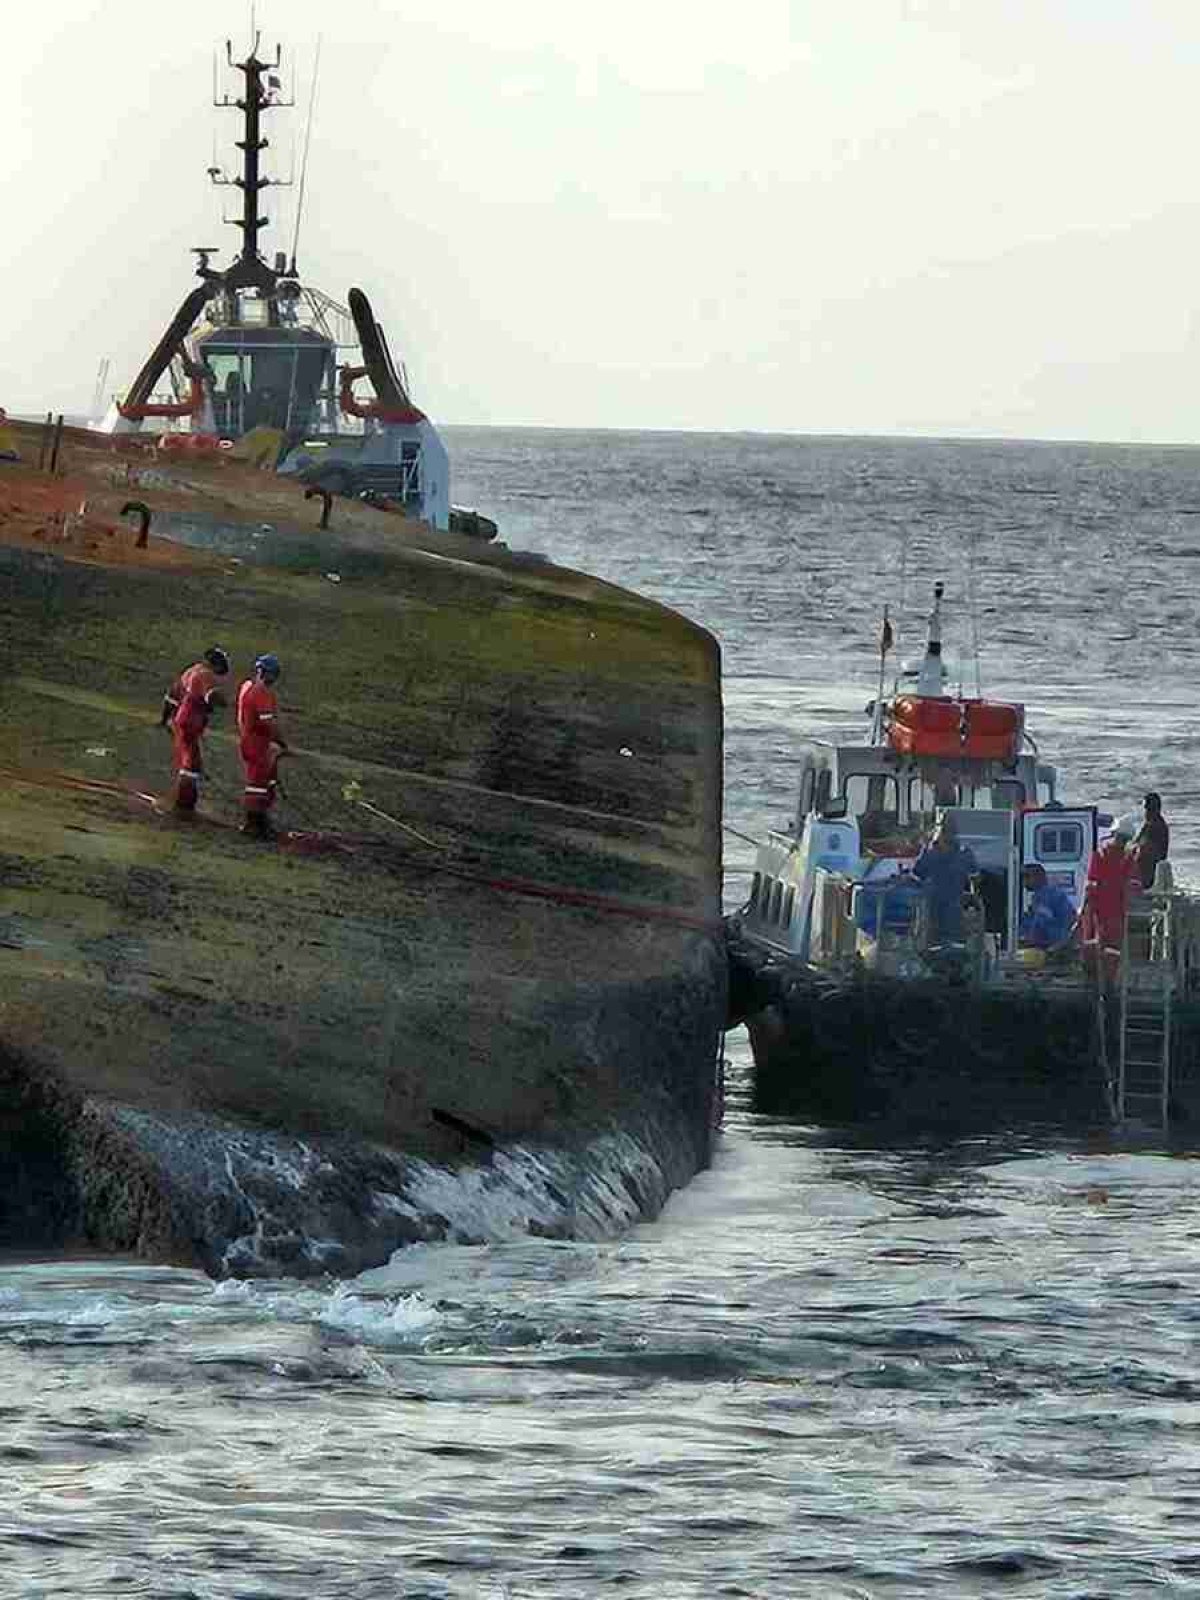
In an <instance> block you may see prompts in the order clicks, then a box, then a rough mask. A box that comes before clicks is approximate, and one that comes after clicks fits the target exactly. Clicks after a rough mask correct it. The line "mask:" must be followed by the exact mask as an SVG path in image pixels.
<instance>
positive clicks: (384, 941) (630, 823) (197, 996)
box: [0, 429, 724, 1271]
mask: <svg viewBox="0 0 1200 1600" xmlns="http://www.w3.org/2000/svg"><path fill="white" fill-rule="evenodd" d="M16 431H17V434H18V440H19V449H20V454H21V457H22V460H21V461H20V462H17V463H9V464H7V465H5V466H4V467H3V468H2V469H0V471H2V473H3V476H2V477H0V618H2V624H3V627H2V635H0V768H2V769H3V788H2V791H0V828H2V842H0V983H2V985H3V987H2V989H0V1044H2V1046H3V1050H4V1057H3V1070H2V1071H0V1107H3V1121H2V1122H0V1146H2V1147H3V1154H4V1156H5V1161H4V1171H5V1172H6V1174H7V1182H6V1183H5V1184H0V1243H7V1244H14V1243H15V1244H20V1243H33V1242H41V1243H45V1242H50V1241H52V1240H59V1241H67V1240H86V1241H90V1242H91V1243H93V1244H97V1245H100V1246H104V1247H108V1248H130V1249H141V1250H143V1251H144V1252H146V1253H148V1254H152V1255H158V1256H163V1257H171V1258H175V1259H189V1260H196V1261H199V1262H201V1263H202V1264H203V1265H205V1266H206V1267H208V1268H209V1269H210V1270H214V1271H231V1270H232V1271H251V1270H288V1271H299V1270H317V1269H323V1268H326V1267H329V1266H331V1265H332V1266H338V1267H343V1268H344V1267H349V1266H353V1265H357V1264H361V1263H363V1262H366V1261H369V1260H377V1259H380V1258H381V1257H382V1256H383V1255H386V1253H387V1250H388V1249H390V1248H392V1247H393V1246H394V1245H395V1244H396V1243H400V1242H403V1241H404V1239H405V1238H412V1237H429V1236H438V1235H439V1234H441V1233H444V1232H446V1231H447V1230H448V1229H453V1227H454V1226H455V1224H454V1218H453V1215H452V1212H453V1206H452V1205H450V1204H449V1202H446V1203H437V1202H436V1201H434V1200H431V1199H430V1196H431V1195H433V1196H437V1195H439V1194H442V1195H443V1199H444V1190H442V1189H439V1186H438V1185H439V1182H440V1179H438V1176H437V1175H438V1174H440V1173H442V1172H443V1171H444V1170H445V1169H447V1168H460V1167H462V1165H463V1164H464V1163H467V1164H468V1165H473V1166H474V1167H476V1168H478V1169H479V1170H481V1171H484V1172H485V1173H487V1174H490V1176H489V1177H487V1180H486V1181H487V1182H490V1183H493V1184H498V1183H500V1182H501V1175H502V1174H503V1173H505V1172H507V1173H508V1174H509V1176H510V1177H511V1178H512V1179H513V1181H514V1183H515V1184H516V1189H517V1190H518V1191H521V1190H522V1185H524V1186H525V1189H526V1190H527V1191H528V1193H529V1196H530V1199H529V1205H528V1213H529V1214H528V1217H527V1219H526V1220H527V1221H528V1222H529V1223H530V1224H531V1225H533V1226H536V1227H538V1228H543V1229H545V1228H549V1229H552V1230H557V1231H564V1232H570V1231H572V1230H576V1231H578V1230H580V1229H582V1230H583V1231H585V1232H586V1231H594V1230H596V1229H598V1228H601V1227H603V1226H605V1225H607V1224H606V1222H605V1220H604V1219H606V1218H607V1219H608V1223H613V1222H619V1221H622V1220H627V1216H628V1214H629V1211H630V1207H632V1209H633V1210H634V1211H635V1212H636V1211H641V1210H652V1209H653V1208H654V1207H655V1206H656V1205H657V1204H659V1203H661V1199H662V1197H663V1195H664V1194H665V1193H666V1192H667V1190H668V1189H669V1187H670V1186H672V1185H673V1184H675V1183H678V1182H681V1181H684V1180H685V1179H686V1177H687V1176H688V1175H689V1174H690V1173H691V1172H692V1171H694V1170H695V1169H696V1167H698V1166H699V1165H701V1164H703V1163H704V1161H705V1160H706V1158H707V1153H708V1143H709V1138H710V1129H711V1122H712V1080H713V1070H712V1069H713V1062H714V1058H715V1054H716V1046H717V1040H718V1037H719V1028H720V1025H721V1022H722V1021H723V1018H724V961H723V955H722V949H721V936H720V927H719V922H718V920H717V916H718V906H719V839H720V691H719V666H718V657H717V651H716V647H715V645H714V643H713V641H712V639H711V638H710V637H709V636H708V635H707V634H706V633H704V631H703V630H701V629H699V628H697V627H695V626H693V625H691V624H689V623H687V622H686V621H684V620H683V619H682V618H680V617H678V616H677V615H675V614H673V613H671V612H669V611H667V610H665V609H664V608H662V607H660V606H657V605H654V604H652V603H650V602H648V601H645V600H642V599H640V598H638V597H635V596H633V595H630V594H627V593H625V592H623V591H620V590H617V589H614V588H613V587H611V586H608V585H604V584H601V583H599V582H597V581H595V580H593V579H590V578H587V577H585V576H582V575H580V574H577V573H571V572H566V571H563V570H559V569H556V568H554V567H552V566H550V565H549V564H547V563H544V562H540V561H534V560H532V559H528V558H524V559H523V558H521V557H519V556H517V555H515V554H513V553H510V552H507V551H505V550H503V549H492V548H489V549H487V550H484V549H482V548H481V547H480V545H479V544H478V542H477V541H472V540H469V539H466V538H457V537H455V536H454V535H452V534H449V535H448V534H437V533H434V532H432V531H431V530H430V529H429V528H427V527H425V526H424V525H422V524H414V523H411V522H407V521H406V520H405V519H403V518H401V517H397V516H395V515H390V514H387V513H385V512H381V511H376V510H373V509H372V508H370V507H367V506H362V505H355V504H353V503H351V502H339V503H337V504H336V506H335V509H334V512H333V516H332V526H331V527H330V528H329V529H328V530H327V531H322V530H321V529H320V528H319V527H318V516H319V507H317V506H316V505H314V504H313V503H312V502H306V501H305V499H304V497H303V493H302V491H301V490H299V489H297V488H295V487H294V486H289V485H287V484H286V483H282V482H281V481H280V480H278V479H276V478H274V477H273V476H270V475H263V474H259V473H256V472H255V471H254V470H253V469H252V468H251V467H250V466H248V465H246V464H244V463H240V462H235V461H231V460H226V459H223V458H222V459H215V460H206V461H198V462H190V463H184V462H182V461H179V460H176V461H167V462H164V460H163V458H162V456H161V453H160V452H154V451H151V450H149V449H141V450H139V449H134V450H133V451H132V453H131V452H130V449H129V447H128V445H125V446H124V447H120V448H119V447H118V445H117V444H116V443H114V442H113V441H106V440H101V439H98V438H96V437H95V436H92V435H88V434H85V433H76V434H73V433H71V432H70V431H69V430H68V433H67V435H66V437H65V438H64V440H63V443H62V449H61V456H60V460H59V462H58V464H57V465H58V472H57V474H56V475H55V476H51V475H50V474H49V473H48V472H47V471H45V470H39V469H38V467H37V466H36V465H35V463H36V460H37V439H36V435H35V433H34V430H32V429H28V430H16ZM131 498H133V499H137V500H139V501H141V502H143V503H144V504H145V505H146V506H147V507H148V508H149V510H150V512H151V516H152V522H151V534H150V538H149V542H148V545H147V546H146V547H145V548H138V545H137V539H136V534H135V531H134V529H133V528H132V527H130V526H129V522H130V520H136V519H130V518H125V519H123V518H122V515H121V508H122V506H123V505H125V504H127V503H128V501H129V500H130V499H131ZM214 642H220V643H221V645H222V646H223V647H224V648H225V649H226V650H228V651H229V653H230V655H231V656H232V658H233V662H234V674H235V676H239V677H240V676H244V675H245V674H246V672H247V671H248V670H249V665H250V663H251V662H252V661H253V659H254V657H255V656H256V655H257V654H258V653H260V652H262V651H268V650H269V651H273V652H275V653H276V654H278V655H279V656H280V657H281V658H282V660H283V663H284V676H283V678H282V679H281V682H280V685H279V689H280V700H281V716H282V720H283V723H284V725H285V727H286V728H287V730H288V735H289V739H290V741H291V743H292V745H293V746H294V747H295V752H296V753H295V755H294V757H293V758H292V759H291V761H290V763H289V764H288V765H287V766H286V767H285V768H284V769H283V775H284V786H285V790H286V793H285V797H284V800H283V803H282V807H281V811H282V816H281V821H282V822H283V824H284V825H285V826H286V827H287V828H288V829H289V830H290V831H291V836H290V837H289V838H287V839H285V840H284V841H283V843H282V845H281V846H279V847H266V848H264V847H262V846H261V845H260V844H258V843H256V842H255V841H253V840H251V839H247V838H244V837H243V836H242V835H241V834H240V833H239V832H238V829H237V824H238V821H239V801H240V790H241V774H240V770H239V766H238V761H237V752H236V745H235V741H234V739H233V737H232V732H231V726H230V722H229V720H228V718H229V713H228V712H227V713H225V718H226V720H222V719H221V718H220V717H218V719H217V720H216V721H215V722H214V724H213V727H212V729H211V731H210V733H209V735H208V738H207V742H206V763H207V767H208V782H207V787H206V790H205V794H204V800H203V802H202V808H201V809H202V816H201V817H200V818H198V819H197V820H196V821H195V822H194V823H191V824H184V823H181V822H179V821H177V820H175V819H174V818H173V817H172V816H171V814H170V812H169V809H168V808H166V807H164V806H163V805H162V804H161V801H160V797H162V796H164V795H165V794H166V792H167V789H168V786H169V782H170V777H171V752H170V741H169V739H168V737H167V736H166V735H165V734H164V732H163V731H162V730H161V728H160V727H159V726H158V707H159V704H160V700H161V695H162V693H163V690H164V689H165V688H166V686H167V685H168V684H169V683H170V682H171V680H172V678H173V677H174V675H175V674H176V673H177V672H178V671H179V670H180V669H181V668H182V667H183V666H185V665H187V663H188V662H189V661H191V660H194V659H195V658H196V656H197V654H198V653H199V652H200V651H201V650H203V649H204V648H205V647H206V646H208V645H210V644H212V643H214ZM514 1152H521V1154H520V1155H516V1154H514ZM514 1161H515V1162H516V1163H517V1167H516V1168H513V1167H512V1166H511V1163H512V1162H514ZM481 1163H482V1166H481V1165H480V1164H481ZM506 1163H508V1164H509V1165H506ZM522 1163H524V1165H522ZM517 1169H519V1171H518V1170H517ZM614 1185H616V1188H615V1189H614ZM520 1209H521V1208H520V1205H519V1204H518V1205H517V1207H516V1214H515V1223H516V1224H517V1225H519V1223H520Z"/></svg>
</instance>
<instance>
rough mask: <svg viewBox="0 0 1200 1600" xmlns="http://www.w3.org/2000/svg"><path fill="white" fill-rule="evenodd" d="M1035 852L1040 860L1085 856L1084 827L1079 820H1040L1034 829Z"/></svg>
mask: <svg viewBox="0 0 1200 1600" xmlns="http://www.w3.org/2000/svg"><path fill="white" fill-rule="evenodd" d="M1033 854H1034V857H1035V859H1036V860H1038V861H1069V862H1071V864H1072V865H1074V863H1075V862H1076V861H1079V860H1081V859H1082V856H1083V828H1082V827H1081V826H1080V824H1079V823H1078V822H1039V823H1038V824H1037V825H1036V826H1035V828H1034V830H1033Z"/></svg>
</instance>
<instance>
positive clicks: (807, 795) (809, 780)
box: [800, 764, 817, 817]
mask: <svg viewBox="0 0 1200 1600" xmlns="http://www.w3.org/2000/svg"><path fill="white" fill-rule="evenodd" d="M816 782H817V774H816V770H815V768H813V767H812V766H811V765H807V764H806V766H805V768H804V771H803V772H802V773H801V775H800V815H801V817H806V816H807V815H808V814H809V812H810V811H811V810H812V808H813V793H814V791H815V789H816Z"/></svg>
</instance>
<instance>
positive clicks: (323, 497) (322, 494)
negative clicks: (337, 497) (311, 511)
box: [304, 489, 333, 528]
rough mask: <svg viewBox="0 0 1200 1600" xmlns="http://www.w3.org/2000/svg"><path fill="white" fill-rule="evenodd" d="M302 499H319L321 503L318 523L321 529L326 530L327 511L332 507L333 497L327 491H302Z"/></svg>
mask: <svg viewBox="0 0 1200 1600" xmlns="http://www.w3.org/2000/svg"><path fill="white" fill-rule="evenodd" d="M304 498H305V499H306V500H316V499H320V502H321V523H320V526H321V527H322V528H327V527H328V526H329V510H330V507H331V506H332V505H333V496H332V495H331V494H330V492H329V490H328V489H306V490H305V491H304Z"/></svg>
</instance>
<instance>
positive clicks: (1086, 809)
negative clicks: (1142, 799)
mask: <svg viewBox="0 0 1200 1600" xmlns="http://www.w3.org/2000/svg"><path fill="white" fill-rule="evenodd" d="M944 595H945V590H944V585H943V584H941V583H938V584H936V585H935V586H934V591H933V607H932V610H931V611H930V613H929V619H928V631H927V638H926V643H925V653H924V657H923V659H922V660H921V662H920V665H919V667H918V668H917V669H916V670H915V672H913V673H910V674H909V675H908V676H909V678H910V679H911V678H915V681H914V682H911V683H906V681H905V678H904V677H901V676H898V677H897V678H896V680H895V683H894V685H893V689H892V693H891V694H890V696H886V697H885V695H884V693H883V685H884V675H885V667H886V660H887V655H888V653H889V651H890V650H891V648H892V645H893V635H892V629H891V624H890V622H889V621H888V619H887V616H886V613H885V617H884V624H883V630H882V635H881V639H880V684H879V689H880V692H879V694H878V695H877V696H876V698H875V700H874V701H873V702H872V704H871V705H870V706H869V707H868V713H869V715H870V718H871V722H870V728H869V732H868V734H867V737H866V738H865V739H863V740H860V741H853V742H845V743H842V742H838V743H829V742H825V741H820V740H815V741H812V742H810V743H808V744H807V745H805V746H804V748H803V752H802V755H801V762H800V788H799V796H798V800H797V806H796V812H795V816H794V818H793V819H792V821H791V823H790V824H789V826H788V827H787V829H786V831H779V832H775V831H772V832H771V833H769V834H768V835H767V838H766V839H765V841H764V842H763V843H762V844H761V845H760V846H759V849H758V852H757V857H756V860H755V868H754V877H753V880H752V885H751V890H750V896H749V900H748V902H747V904H746V905H745V907H744V908H743V910H742V912H741V913H740V925H741V930H742V933H743V935H744V937H745V938H746V939H747V940H748V941H750V942H751V943H752V944H757V945H759V946H761V947H762V948H763V950H765V951H767V952H771V953H773V954H775V955H778V956H784V957H790V958H794V959H796V960H798V961H800V962H804V963H808V964H811V965H815V966H826V965H834V966H844V965H845V964H846V962H847V960H848V959H851V960H853V961H856V962H859V963H862V964H865V965H866V966H868V967H873V968H877V969H879V970H885V969H886V970H888V971H890V972H892V973H894V974H897V975H900V976H904V975H911V976H920V975H924V974H927V973H928V972H929V971H930V970H931V969H933V968H936V967H937V966H938V965H939V964H940V963H942V962H944V958H945V957H946V956H947V955H948V954H962V955H967V954H970V956H971V957H972V958H973V960H974V963H975V965H976V967H977V969H978V970H979V971H981V972H982V973H984V974H989V973H996V972H998V971H1000V970H1001V969H1002V967H1003V965H1004V963H1005V962H1010V961H1011V962H1015V961H1016V960H1017V959H1018V956H1019V930H1020V919H1021V911H1022V891H1021V876H1022V868H1023V867H1025V866H1027V865H1030V864H1033V863H1036V864H1038V865H1039V866H1041V867H1043V868H1044V869H1045V872H1046V875H1047V879H1048V880H1049V881H1050V882H1051V883H1054V884H1057V885H1058V886H1059V887H1060V888H1062V889H1064V890H1065V891H1066V892H1067V893H1068V894H1069V895H1070V896H1071V898H1072V900H1073V902H1074V903H1075V906H1076V908H1078V906H1079V904H1080V901H1081V899H1082V895H1083V890H1084V886H1085V883H1086V880H1087V870H1088V862H1089V860H1090V858H1091V854H1092V851H1093V850H1094V849H1095V846H1096V840H1097V829H1098V819H1097V811H1096V808H1095V807H1094V806H1091V805H1083V806H1066V805H1064V804H1063V802H1062V801H1061V799H1060V798H1059V782H1058V773H1057V771H1056V769H1055V768H1054V767H1053V766H1050V765H1048V764H1047V763H1045V762H1044V761H1042V760H1041V759H1040V757H1039V755H1038V752H1037V747H1036V746H1035V744H1034V743H1033V740H1032V739H1031V738H1030V736H1029V734H1028V732H1027V731H1026V726H1025V708H1024V706H1023V705H1020V704H1013V703H1006V702H1000V701H994V700H987V699H984V698H982V697H975V698H969V697H967V696H965V695H964V694H962V693H961V691H960V692H959V693H957V694H954V693H950V692H949V691H948V689H947V681H948V677H949V674H948V671H947V668H946V665H945V661H944V659H943V655H942V606H943V600H944ZM944 819H949V821H950V822H951V824H952V826H953V830H954V833H955V835H956V837H957V840H958V842H959V843H960V844H962V845H965V846H967V847H968V848H969V849H970V850H971V851H972V852H973V853H974V856H975V859H976V862H977V863H978V867H979V872H978V879H977V882H978V896H977V900H976V903H975V905H974V906H973V907H970V908H969V909H971V910H973V912H974V913H975V914H974V916H972V917H969V918H968V919H967V926H968V927H969V929H970V932H969V933H968V935H967V937H966V938H965V939H964V941H963V949H962V951H960V952H948V951H946V950H941V949H937V948H931V947H930V944H929V941H928V937H927V930H926V928H925V925H924V919H923V917H922V915H921V912H922V901H923V896H922V891H921V886H920V884H918V883H917V882H915V880H914V879H913V878H912V876H911V873H910V869H911V868H912V866H913V865H914V862H915V860H916V857H917V855H918V853H919V852H920V849H921V847H922V845H923V844H924V843H925V842H926V841H927V840H928V838H929V836H930V834H931V832H932V831H933V829H934V827H935V826H936V825H937V824H938V823H940V822H941V821H943V820H944ZM968 947H969V948H968Z"/></svg>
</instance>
